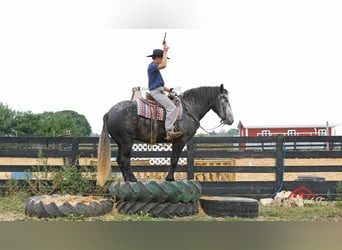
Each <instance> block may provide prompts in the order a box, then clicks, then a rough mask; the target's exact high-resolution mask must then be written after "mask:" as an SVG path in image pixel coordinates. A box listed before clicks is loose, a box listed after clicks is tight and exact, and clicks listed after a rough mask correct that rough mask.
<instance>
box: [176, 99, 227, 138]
mask: <svg viewBox="0 0 342 250" xmlns="http://www.w3.org/2000/svg"><path fill="white" fill-rule="evenodd" d="M176 97H177V98H178V100H179V102H180V103H181V105H183V108H184V110H185V112H186V113H187V114H188V115H189V116H190V117H191V118H192V119H193V121H194V122H195V123H197V127H198V128H201V129H203V130H204V131H205V132H206V133H208V134H210V132H209V131H208V130H215V129H217V128H219V127H221V126H224V125H225V124H224V123H223V122H222V121H223V120H224V119H222V120H221V121H220V124H219V125H217V126H216V127H214V128H210V129H205V128H203V127H202V126H201V123H200V120H199V119H198V118H197V117H196V116H195V115H194V114H193V113H191V112H190V111H189V109H188V107H187V106H186V105H185V103H184V102H183V101H182V99H181V98H180V96H178V95H176ZM223 107H224V108H223V109H224V111H226V107H225V106H223ZM224 116H226V113H225V112H224ZM224 118H226V117H224Z"/></svg>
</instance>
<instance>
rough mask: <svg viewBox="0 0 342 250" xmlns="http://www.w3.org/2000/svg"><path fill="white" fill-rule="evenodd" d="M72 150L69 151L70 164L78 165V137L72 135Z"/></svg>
mask: <svg viewBox="0 0 342 250" xmlns="http://www.w3.org/2000/svg"><path fill="white" fill-rule="evenodd" d="M71 145H72V149H71V150H72V151H71V164H75V166H79V162H78V154H79V137H72V144H71Z"/></svg>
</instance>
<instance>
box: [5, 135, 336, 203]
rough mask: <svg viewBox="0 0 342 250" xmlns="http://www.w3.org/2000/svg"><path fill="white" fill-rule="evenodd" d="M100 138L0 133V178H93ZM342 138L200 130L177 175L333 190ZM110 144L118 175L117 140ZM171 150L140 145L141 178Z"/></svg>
mask: <svg viewBox="0 0 342 250" xmlns="http://www.w3.org/2000/svg"><path fill="white" fill-rule="evenodd" d="M97 144H98V138H97V137H0V183H2V184H3V183H4V182H6V181H8V179H23V178H27V176H29V175H30V174H31V175H32V171H37V166H41V165H44V166H46V169H47V170H48V171H54V170H55V169H56V168H59V167H61V166H64V165H68V164H75V165H77V166H79V167H80V168H81V169H84V170H85V172H87V174H88V176H89V178H90V179H92V180H95V176H96V164H97ZM341 145H342V136H329V137H328V136H312V137H299V136H292V137H288V136H283V135H278V136H275V137H195V138H193V139H192V140H191V141H190V142H189V143H188V144H187V145H186V147H185V149H184V150H183V152H182V154H181V159H180V161H179V166H178V168H177V172H176V178H187V179H196V180H198V181H200V183H201V185H202V193H203V195H229V196H243V197H255V198H261V197H271V196H272V195H274V194H275V193H276V192H277V191H280V190H287V191H292V190H297V191H298V192H304V191H305V190H310V191H312V192H313V193H314V194H315V195H317V196H325V195H327V193H328V192H329V193H331V195H332V196H334V195H335V194H336V185H337V183H338V182H339V181H342V146H341ZM111 146H112V157H113V159H112V160H113V161H112V176H113V179H117V178H121V177H120V171H119V168H118V166H117V164H116V161H115V157H116V152H117V146H116V144H115V143H113V142H112V144H111ZM170 150H171V144H155V145H149V144H142V143H139V142H137V143H136V144H134V147H133V149H132V164H131V165H132V169H133V171H134V172H136V175H137V177H138V178H163V176H165V174H166V172H167V169H168V165H169V162H170V160H169V156H170V154H171V152H170ZM152 173H153V174H152ZM303 190H304V191H303Z"/></svg>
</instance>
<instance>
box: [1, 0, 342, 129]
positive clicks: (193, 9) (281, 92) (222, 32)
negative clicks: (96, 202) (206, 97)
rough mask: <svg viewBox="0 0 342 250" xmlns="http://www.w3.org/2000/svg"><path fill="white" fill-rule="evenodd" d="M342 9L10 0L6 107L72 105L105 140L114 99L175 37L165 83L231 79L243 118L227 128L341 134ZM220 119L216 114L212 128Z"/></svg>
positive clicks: (125, 93) (309, 2) (5, 7)
mask: <svg viewBox="0 0 342 250" xmlns="http://www.w3.org/2000/svg"><path fill="white" fill-rule="evenodd" d="M341 13H342V2H341V1H338V0H336V1H331V0H325V1H317V0H296V1H292V0H288V1H276V0H268V1H267V0H260V1H255V0H254V1H253V0H245V1H243V0H241V1H219V0H210V1H208V0H197V1H196V0H173V1H165V0H144V1H142V0H141V1H140V0H135V1H132V0H97V1H95V0H59V1H51V0H31V1H25V0H12V1H0V86H1V91H0V102H2V103H5V104H7V105H8V106H9V107H10V108H11V109H13V110H17V111H31V112H33V113H41V112H44V111H54V112H55V111H61V110H73V111H76V112H78V113H79V114H82V115H84V116H85V117H86V118H87V120H88V121H89V123H90V125H91V128H92V131H93V132H94V133H98V134H99V133H100V132H101V129H102V117H103V115H104V114H105V113H106V112H107V111H108V110H109V109H110V108H111V107H112V106H113V105H114V104H116V103H117V102H120V101H122V100H128V99H130V98H131V96H132V88H133V87H137V86H140V87H144V88H146V87H147V65H148V64H149V63H150V60H151V58H148V57H146V56H147V55H149V54H151V53H152V50H153V49H157V48H159V49H161V48H162V40H163V37H164V33H165V32H167V37H166V41H167V43H168V45H169V47H170V49H169V52H168V55H169V57H170V58H171V59H170V60H169V61H168V65H167V68H166V69H164V70H163V71H162V75H163V78H164V80H165V84H166V86H168V87H174V88H178V89H179V91H180V92H182V91H185V90H187V89H190V88H195V87H200V86H219V85H220V84H224V86H225V88H226V89H227V90H228V91H229V93H230V96H229V98H230V103H231V106H232V110H233V112H234V117H235V122H234V123H233V124H232V126H225V127H223V129H224V130H229V129H231V128H237V125H238V123H239V121H241V122H242V123H243V124H245V125H251V126H252V125H253V126H255V125H310V124H315V125H317V124H326V122H328V123H329V124H331V125H338V126H336V128H335V130H334V133H335V134H336V135H342V129H341V123H342V116H341V115H340V107H341V91H340V89H341V87H340V86H341V83H342V70H341V69H342V32H341V31H342V15H341ZM219 121H220V118H219V117H217V116H216V114H214V113H213V112H209V113H208V114H207V115H206V116H205V117H204V118H203V119H202V121H201V125H202V127H204V128H205V129H208V130H209V129H211V128H214V127H216V126H217V125H218V124H219ZM221 129H222V128H219V130H221ZM198 132H200V133H204V131H202V130H201V129H199V130H198Z"/></svg>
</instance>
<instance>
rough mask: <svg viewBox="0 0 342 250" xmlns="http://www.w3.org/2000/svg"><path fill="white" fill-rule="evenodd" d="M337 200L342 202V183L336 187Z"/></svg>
mask: <svg viewBox="0 0 342 250" xmlns="http://www.w3.org/2000/svg"><path fill="white" fill-rule="evenodd" d="M336 200H337V201H342V181H339V182H338V183H337V185H336Z"/></svg>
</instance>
